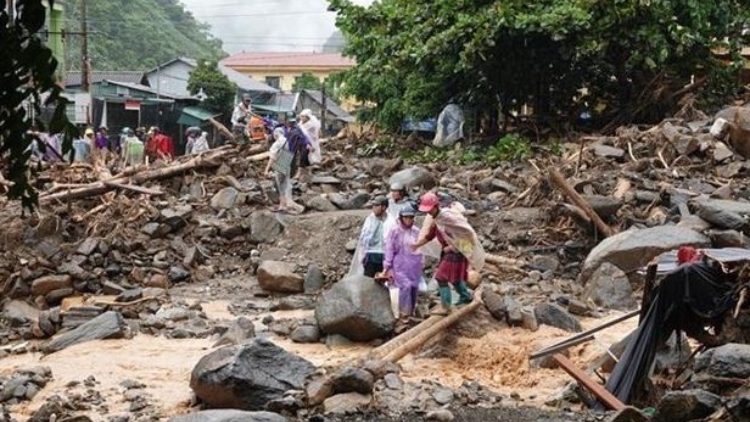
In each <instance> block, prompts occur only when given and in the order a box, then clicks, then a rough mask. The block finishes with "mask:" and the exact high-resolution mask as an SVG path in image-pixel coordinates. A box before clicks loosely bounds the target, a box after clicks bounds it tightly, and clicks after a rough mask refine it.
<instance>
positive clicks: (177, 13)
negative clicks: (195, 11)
mask: <svg viewBox="0 0 750 422" xmlns="http://www.w3.org/2000/svg"><path fill="white" fill-rule="evenodd" d="M78 4H79V2H78V1H77V0H68V1H66V2H65V4H64V6H65V26H66V29H67V30H68V31H79V28H80V10H79V8H78ZM86 18H87V21H88V22H89V26H88V27H89V31H91V35H90V36H89V41H88V48H89V57H90V59H91V67H92V69H94V70H141V69H151V68H154V67H156V66H157V65H158V64H161V63H164V62H166V61H168V60H172V59H174V58H176V57H179V56H185V57H193V58H199V57H203V58H208V59H211V60H218V59H220V58H221V57H222V56H224V52H223V51H222V48H221V41H220V40H218V39H216V38H214V37H213V36H211V35H210V33H209V29H210V27H209V25H207V24H205V23H201V22H199V21H197V20H196V19H195V18H194V17H193V15H192V14H191V13H190V12H188V11H186V10H185V8H184V6H183V5H182V4H181V3H180V1H179V0H106V1H105V0H98V1H91V0H89V1H86ZM65 42H66V48H65V63H66V65H67V66H68V67H69V68H70V69H80V66H81V64H80V63H81V59H80V57H81V56H80V53H81V49H80V42H81V37H80V36H78V35H69V36H67V37H66V40H65Z"/></svg>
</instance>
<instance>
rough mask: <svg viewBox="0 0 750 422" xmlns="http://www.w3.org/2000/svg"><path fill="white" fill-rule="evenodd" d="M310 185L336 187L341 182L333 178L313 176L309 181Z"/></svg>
mask: <svg viewBox="0 0 750 422" xmlns="http://www.w3.org/2000/svg"><path fill="white" fill-rule="evenodd" d="M310 183H312V184H313V185H338V184H341V180H339V179H337V178H335V177H333V176H322V175H315V176H313V177H312V178H311V179H310Z"/></svg>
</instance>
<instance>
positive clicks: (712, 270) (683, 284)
mask: <svg viewBox="0 0 750 422" xmlns="http://www.w3.org/2000/svg"><path fill="white" fill-rule="evenodd" d="M734 288H735V283H734V282H733V281H732V280H731V277H730V276H728V275H727V274H725V273H724V271H722V269H721V267H720V266H719V265H718V263H716V262H698V263H694V264H685V265H682V266H680V267H678V268H676V269H675V270H674V271H672V272H670V273H669V274H667V275H665V276H664V278H663V279H662V281H661V283H660V284H659V286H658V287H656V288H655V289H654V295H653V300H652V301H651V304H650V305H649V308H648V312H647V313H646V316H645V317H644V318H643V320H642V321H641V323H640V325H639V326H638V328H637V329H636V331H635V332H634V335H633V337H632V339H631V341H630V342H629V343H628V346H627V348H626V349H625V352H624V353H623V355H622V357H621V358H620V361H619V362H618V363H617V365H616V366H615V368H614V370H613V371H612V374H611V376H610V377H609V380H608V381H607V384H606V385H605V388H606V389H607V390H608V391H609V392H611V393H612V394H614V395H615V396H616V397H617V398H618V399H619V400H620V401H622V402H623V403H630V401H631V400H632V399H633V396H634V393H635V392H636V391H638V390H639V389H640V388H641V387H642V386H643V383H644V381H645V380H646V377H647V376H648V375H649V371H650V369H651V366H652V364H653V362H654V357H655V355H656V350H657V348H658V347H659V345H661V344H663V343H664V342H665V341H666V340H667V339H668V338H669V336H670V335H671V334H672V333H673V332H674V331H684V332H685V333H687V334H688V335H689V336H691V337H694V338H695V337H698V338H699V339H700V338H701V337H703V336H705V335H706V331H705V328H704V327H707V326H711V327H714V328H715V329H717V330H718V329H719V328H720V326H721V324H722V316H723V314H724V313H725V312H727V311H728V310H730V309H732V307H733V306H734Z"/></svg>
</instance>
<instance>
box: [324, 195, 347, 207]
mask: <svg viewBox="0 0 750 422" xmlns="http://www.w3.org/2000/svg"><path fill="white" fill-rule="evenodd" d="M328 200H329V201H331V203H332V204H333V205H335V206H336V207H338V208H341V209H344V207H345V206H346V203H347V201H349V200H348V199H347V198H346V196H344V195H343V194H341V193H339V192H332V193H329V194H328Z"/></svg>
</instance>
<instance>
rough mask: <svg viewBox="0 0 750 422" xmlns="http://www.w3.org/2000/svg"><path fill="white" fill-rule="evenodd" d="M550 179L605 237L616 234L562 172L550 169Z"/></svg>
mask: <svg viewBox="0 0 750 422" xmlns="http://www.w3.org/2000/svg"><path fill="white" fill-rule="evenodd" d="M549 177H550V180H552V183H554V184H555V185H556V186H557V187H558V188H560V190H562V191H563V193H564V194H565V195H566V196H567V197H568V198H570V200H571V201H573V202H574V203H575V204H576V205H577V206H578V207H580V208H581V209H582V210H583V211H584V212H585V213H586V215H588V216H589V218H590V219H591V221H593V222H594V225H595V226H596V228H597V229H598V230H599V232H600V233H601V234H602V235H603V236H604V237H609V236H612V235H613V234H614V231H613V230H612V228H611V227H609V226H608V225H607V223H605V222H604V221H602V219H601V218H600V217H599V214H597V213H596V211H594V209H593V208H591V205H589V203H588V202H586V200H585V199H583V197H582V196H581V195H579V194H578V192H576V191H575V189H573V188H572V187H571V186H570V185H569V184H568V182H566V181H565V178H564V177H563V175H562V174H560V172H559V171H558V170H557V169H556V168H554V167H550V168H549Z"/></svg>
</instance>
